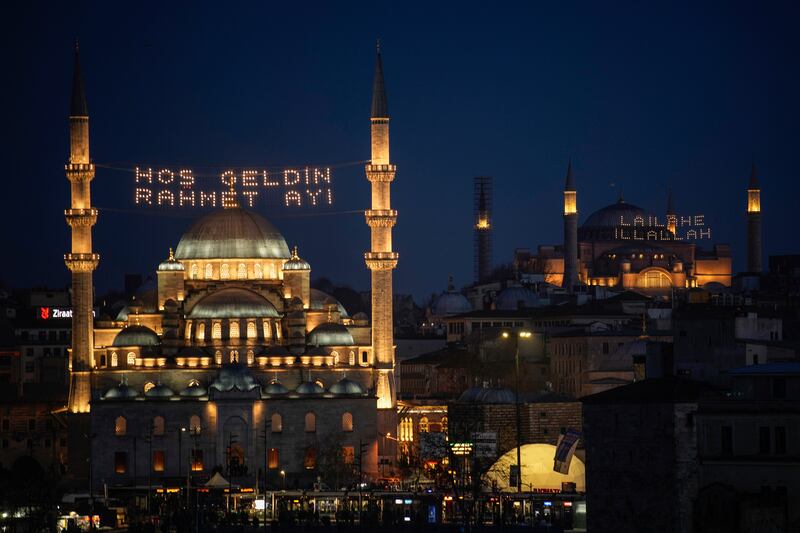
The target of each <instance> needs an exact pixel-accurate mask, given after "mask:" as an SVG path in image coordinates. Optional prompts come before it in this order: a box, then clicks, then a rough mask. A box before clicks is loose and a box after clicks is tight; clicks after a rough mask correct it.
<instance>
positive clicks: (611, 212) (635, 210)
mask: <svg viewBox="0 0 800 533" xmlns="http://www.w3.org/2000/svg"><path fill="white" fill-rule="evenodd" d="M635 217H642V218H643V219H646V218H647V214H646V213H645V210H644V209H642V208H641V207H639V206H636V205H633V204H629V203H627V202H625V200H623V199H622V198H620V199H619V201H618V202H617V203H615V204H611V205H607V206H606V207H603V208H601V209H598V210H597V211H595V212H594V213H592V214H591V215H589V217H588V218H587V219H586V220H585V221H584V222H583V225H582V227H584V228H607V227H617V226H619V225H620V221H624V222H625V224H633V219H634V218H635Z"/></svg>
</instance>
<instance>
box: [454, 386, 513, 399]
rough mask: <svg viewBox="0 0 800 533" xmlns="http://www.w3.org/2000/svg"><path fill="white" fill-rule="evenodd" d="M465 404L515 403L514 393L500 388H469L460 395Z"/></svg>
mask: <svg viewBox="0 0 800 533" xmlns="http://www.w3.org/2000/svg"><path fill="white" fill-rule="evenodd" d="M458 401H459V402H465V403H515V401H516V398H515V397H514V392H513V391H511V390H509V389H505V388H501V387H471V388H469V389H467V390H465V391H464V393H463V394H461V397H459V399H458Z"/></svg>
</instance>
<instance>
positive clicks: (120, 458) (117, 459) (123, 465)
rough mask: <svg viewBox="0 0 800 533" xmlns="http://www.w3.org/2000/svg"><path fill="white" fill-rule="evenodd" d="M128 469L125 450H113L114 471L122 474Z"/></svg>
mask: <svg viewBox="0 0 800 533" xmlns="http://www.w3.org/2000/svg"><path fill="white" fill-rule="evenodd" d="M127 471H128V454H127V453H125V452H114V473H115V474H124V473H126V472H127Z"/></svg>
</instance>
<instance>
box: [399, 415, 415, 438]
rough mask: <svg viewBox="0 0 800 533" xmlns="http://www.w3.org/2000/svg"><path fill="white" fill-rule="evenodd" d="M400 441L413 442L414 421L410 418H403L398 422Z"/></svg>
mask: <svg viewBox="0 0 800 533" xmlns="http://www.w3.org/2000/svg"><path fill="white" fill-rule="evenodd" d="M400 440H401V441H403V442H413V441H414V421H413V420H411V417H408V416H407V417H405V418H404V419H402V420H401V421H400Z"/></svg>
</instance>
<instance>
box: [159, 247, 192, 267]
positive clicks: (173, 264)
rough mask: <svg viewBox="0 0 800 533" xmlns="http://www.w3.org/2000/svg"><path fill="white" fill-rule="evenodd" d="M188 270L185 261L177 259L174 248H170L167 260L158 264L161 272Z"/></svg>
mask: <svg viewBox="0 0 800 533" xmlns="http://www.w3.org/2000/svg"><path fill="white" fill-rule="evenodd" d="M184 270H186V269H185V268H184V266H183V263H181V262H180V261H178V260H177V259H175V254H174V253H173V252H172V248H170V249H169V257H168V258H167V260H166V261H162V262H161V263H159V265H158V271H159V272H183V271H184Z"/></svg>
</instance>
